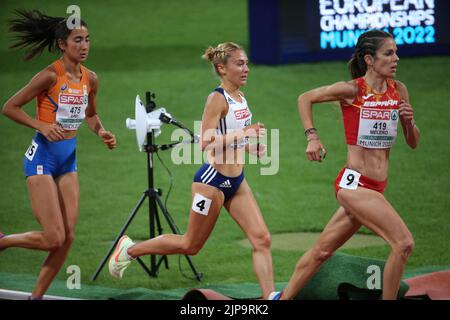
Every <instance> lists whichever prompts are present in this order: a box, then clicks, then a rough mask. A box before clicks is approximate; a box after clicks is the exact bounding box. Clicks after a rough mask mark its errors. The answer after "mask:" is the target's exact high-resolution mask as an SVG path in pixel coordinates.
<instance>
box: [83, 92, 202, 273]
mask: <svg viewBox="0 0 450 320" xmlns="http://www.w3.org/2000/svg"><path fill="white" fill-rule="evenodd" d="M145 95H146V109H147V112H151V111H153V110H154V109H155V102H154V101H152V98H154V97H155V95H154V94H152V93H150V92H146V93H145ZM176 144H177V143H172V144H167V145H163V146H158V145H156V144H154V135H153V130H150V131H149V132H147V144H146V145H145V152H146V153H147V182H148V188H147V190H145V191H144V193H143V194H142V196H141V198H140V199H139V201H138V202H137V204H136V206H135V208H134V209H133V211H132V212H131V214H130V216H129V217H128V219H127V221H126V222H125V224H124V225H123V227H122V229H121V230H120V232H119V234H118V235H117V236H116V238H115V240H114V243H113V244H112V246H111V248H110V249H109V251H108V253H107V254H106V255H105V257H104V258H103V260H102V261H101V262H100V264H99V266H98V268H97V270H96V271H95V273H94V274H93V276H92V278H91V279H92V280H95V279H97V277H98V275H99V273H100V272H101V270H102V269H103V267H104V266H105V264H106V262H107V260H108V258H109V257H110V256H111V254H112V252H113V251H114V248H115V247H116V245H117V244H118V242H119V240H120V238H121V237H122V236H123V235H124V234H125V231H126V230H127V228H128V227H129V225H130V224H131V222H132V220H133V218H134V217H135V216H136V214H137V212H138V211H139V209H140V207H141V206H142V204H143V203H144V201H145V199H146V198H148V209H149V226H150V229H149V231H150V239H153V238H154V237H155V235H156V232H155V227H157V231H158V234H159V235H161V234H162V233H163V231H162V227H161V221H160V218H159V214H158V207H157V205H158V206H159V208H160V209H161V212H162V213H163V215H164V218H165V219H166V221H167V224H168V225H169V226H170V229H171V230H172V232H173V233H174V234H180V231H179V229H178V227H177V226H176V224H175V222H174V220H173V219H172V217H171V216H170V214H169V212H168V211H167V208H166V207H165V206H164V204H163V202H162V201H161V198H160V197H161V194H162V191H161V189H155V188H154V185H153V182H154V179H153V153H154V152H158V150H166V149H169V148H172V147H174V146H175V145H176ZM155 222H156V225H155ZM185 257H186V259H187V261H188V264H189V266H190V267H191V269H192V272H193V273H194V275H195V278H196V279H197V281H200V280H201V277H202V274H201V273H199V272H197V270H196V269H195V266H194V264H193V263H192V260H191V257H190V256H188V255H185ZM136 260H137V261H138V262H139V264H140V265H141V266H142V268H143V269H144V270H145V272H146V273H147V274H148V275H149V276H150V277H153V278H154V277H157V273H158V269H159V267H160V266H161V263H162V262H164V265H165V267H166V269H168V268H169V263H168V260H167V256H161V257H159V259H158V260H157V257H156V255H150V268H149V267H147V265H146V264H145V263H144V262H143V261H142V260H141V258H139V257H138V258H137V259H136Z"/></svg>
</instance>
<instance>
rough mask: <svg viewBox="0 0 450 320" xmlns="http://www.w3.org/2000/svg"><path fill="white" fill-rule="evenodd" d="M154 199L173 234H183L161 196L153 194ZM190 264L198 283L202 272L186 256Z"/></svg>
mask: <svg viewBox="0 0 450 320" xmlns="http://www.w3.org/2000/svg"><path fill="white" fill-rule="evenodd" d="M153 197H154V198H155V200H156V202H157V203H158V205H159V207H160V208H161V211H162V212H163V214H164V217H165V218H166V220H167V223H168V224H169V226H170V229H171V230H172V232H173V233H175V234H181V232H180V230H179V229H178V227H177V225H176V224H175V221H173V219H172V217H171V216H170V214H169V211H167V209H166V207H164V204H163V203H162V201H161V199H160V198H159V195H158V194H157V193H156V192H155V193H154V194H153ZM184 256H185V257H186V259H187V261H188V263H189V266H190V267H191V269H192V272H194V275H195V278H196V279H197V281H200V279H201V278H202V274H201V273H200V272H198V271H197V270H196V269H195V266H194V263H193V262H192V260H191V257H190V256H188V255H184Z"/></svg>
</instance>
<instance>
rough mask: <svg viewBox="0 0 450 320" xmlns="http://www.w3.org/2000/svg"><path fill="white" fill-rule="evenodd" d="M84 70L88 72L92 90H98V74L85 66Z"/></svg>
mask: <svg viewBox="0 0 450 320" xmlns="http://www.w3.org/2000/svg"><path fill="white" fill-rule="evenodd" d="M83 68H84V69H85V70H86V73H87V75H88V77H89V87H90V88H91V90H92V89H94V90H96V89H97V87H98V76H97V74H96V73H95V72H94V71H92V70H90V69H88V68H86V67H85V66H83Z"/></svg>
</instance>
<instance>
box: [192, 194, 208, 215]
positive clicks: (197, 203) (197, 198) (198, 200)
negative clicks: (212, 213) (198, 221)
mask: <svg viewBox="0 0 450 320" xmlns="http://www.w3.org/2000/svg"><path fill="white" fill-rule="evenodd" d="M211 202H212V200H211V199H208V198H206V197H204V196H202V195H201V194H200V193H196V194H195V195H194V200H193V201H192V210H193V211H194V212H197V213H199V214H202V215H204V216H207V215H208V212H209V207H210V206H211Z"/></svg>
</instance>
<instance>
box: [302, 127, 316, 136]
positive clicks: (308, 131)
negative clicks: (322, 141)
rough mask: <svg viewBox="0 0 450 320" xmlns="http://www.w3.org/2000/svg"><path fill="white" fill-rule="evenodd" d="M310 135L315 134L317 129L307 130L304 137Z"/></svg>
mask: <svg viewBox="0 0 450 320" xmlns="http://www.w3.org/2000/svg"><path fill="white" fill-rule="evenodd" d="M311 133H317V129H316V128H314V127H311V128H309V129H306V130H305V136H308V134H311Z"/></svg>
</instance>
